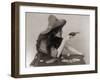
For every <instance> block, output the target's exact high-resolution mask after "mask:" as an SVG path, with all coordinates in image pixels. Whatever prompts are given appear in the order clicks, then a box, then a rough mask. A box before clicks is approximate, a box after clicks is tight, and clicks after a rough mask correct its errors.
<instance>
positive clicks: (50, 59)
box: [31, 15, 82, 66]
mask: <svg viewBox="0 0 100 80" xmlns="http://www.w3.org/2000/svg"><path fill="white" fill-rule="evenodd" d="M48 22H49V24H48V28H47V29H46V30H45V31H43V32H42V33H40V35H39V37H38V39H37V44H36V48H37V54H36V56H35V59H34V60H33V61H32V63H31V65H32V66H45V65H47V66H49V65H60V64H66V59H64V57H63V55H64V56H65V55H66V56H67V52H64V51H63V50H64V45H65V42H66V41H67V40H68V39H70V38H71V37H73V36H72V35H69V36H68V37H66V38H62V28H63V26H64V25H65V24H66V20H64V19H57V18H56V17H55V16H54V15H50V16H49V18H48ZM65 48H66V50H67V51H69V52H71V53H72V52H75V54H78V55H82V54H80V52H78V51H77V50H75V49H74V48H72V47H69V46H66V47H65Z"/></svg>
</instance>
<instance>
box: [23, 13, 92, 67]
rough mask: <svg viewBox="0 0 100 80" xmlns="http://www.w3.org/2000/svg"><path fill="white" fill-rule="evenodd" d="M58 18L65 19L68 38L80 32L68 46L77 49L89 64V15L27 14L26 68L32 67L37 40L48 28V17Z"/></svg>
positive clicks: (64, 32) (64, 28) (64, 29)
mask: <svg viewBox="0 0 100 80" xmlns="http://www.w3.org/2000/svg"><path fill="white" fill-rule="evenodd" d="M50 15H54V16H56V17H57V18H58V19H65V20H66V21H67V23H66V24H65V25H64V27H63V29H62V30H63V36H64V37H67V36H68V34H69V33H70V32H80V33H79V34H78V35H76V36H75V37H74V38H73V39H71V40H69V41H68V42H67V43H68V45H70V46H72V47H73V48H75V49H77V50H78V51H79V52H81V53H83V54H84V56H85V57H84V60H85V62H86V64H89V53H90V52H89V49H90V48H89V45H90V44H89V43H90V40H89V38H90V31H89V30H90V16H89V15H82V14H81V15H75V14H73V15H71V14H65V15H64V14H49V13H32V12H27V13H26V15H25V18H26V21H25V22H26V26H25V29H26V30H25V31H26V36H25V38H26V39H25V42H26V43H25V44H26V51H25V52H26V53H25V54H26V67H30V63H31V62H32V61H33V59H34V56H35V54H36V53H37V50H36V40H37V38H38V35H39V34H40V33H41V32H43V31H45V30H46V29H47V27H48V24H49V22H48V17H49V16H50ZM76 45H77V46H76Z"/></svg>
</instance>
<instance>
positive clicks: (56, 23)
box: [42, 15, 66, 34]
mask: <svg viewBox="0 0 100 80" xmlns="http://www.w3.org/2000/svg"><path fill="white" fill-rule="evenodd" d="M65 23H66V20H65V19H57V18H56V16H54V15H50V16H49V17H48V28H47V29H46V30H45V31H43V32H42V34H47V33H49V32H50V31H51V30H53V29H55V28H62V27H63V26H64V25H65Z"/></svg>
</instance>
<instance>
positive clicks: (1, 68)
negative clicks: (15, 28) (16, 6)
mask: <svg viewBox="0 0 100 80" xmlns="http://www.w3.org/2000/svg"><path fill="white" fill-rule="evenodd" d="M13 1H15V0H1V2H0V80H80V79H81V80H100V68H99V67H100V63H99V61H100V54H99V52H100V50H99V47H100V46H99V44H100V43H99V41H100V37H98V46H99V47H98V58H99V59H98V64H99V65H98V69H99V73H97V74H78V75H64V76H51V77H38V78H21V79H15V78H12V77H11V76H10V74H11V73H10V70H11V69H10V68H11V2H13ZM16 1H29V0H16ZM30 2H41V3H56V4H73V5H88V6H98V7H99V9H100V6H99V5H100V0H38V1H36V0H30ZM98 18H99V20H98V22H99V21H100V11H99V13H98ZM99 26H100V24H99V23H98V31H99V32H98V34H100V27H99Z"/></svg>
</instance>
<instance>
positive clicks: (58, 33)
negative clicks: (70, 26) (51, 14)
mask: <svg viewBox="0 0 100 80" xmlns="http://www.w3.org/2000/svg"><path fill="white" fill-rule="evenodd" d="M55 36H57V37H62V29H59V30H58V32H57V33H56V34H55Z"/></svg>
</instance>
